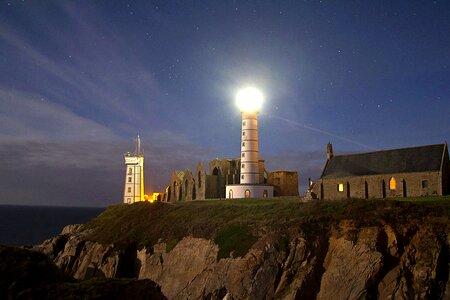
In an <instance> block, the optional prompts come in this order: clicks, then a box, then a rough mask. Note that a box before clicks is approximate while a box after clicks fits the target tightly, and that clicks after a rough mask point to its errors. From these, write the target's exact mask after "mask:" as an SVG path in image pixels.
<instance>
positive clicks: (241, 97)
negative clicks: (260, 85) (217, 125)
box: [236, 87, 264, 112]
mask: <svg viewBox="0 0 450 300" xmlns="http://www.w3.org/2000/svg"><path fill="white" fill-rule="evenodd" d="M263 100H264V96H263V94H262V93H261V92H260V91H259V90H258V89H256V88H254V87H246V88H243V89H242V90H240V91H239V92H238V93H237V95H236V105H237V107H239V109H240V110H241V112H258V111H260V109H261V106H262V103H263Z"/></svg>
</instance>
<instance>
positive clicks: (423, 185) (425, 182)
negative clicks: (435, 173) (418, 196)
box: [422, 179, 428, 189]
mask: <svg viewBox="0 0 450 300" xmlns="http://www.w3.org/2000/svg"><path fill="white" fill-rule="evenodd" d="M422 188H423V189H426V188H428V180H426V179H425V180H422Z"/></svg>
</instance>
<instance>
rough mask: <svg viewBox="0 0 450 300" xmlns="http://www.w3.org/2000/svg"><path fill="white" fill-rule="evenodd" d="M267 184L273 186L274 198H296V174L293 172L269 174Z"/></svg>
mask: <svg viewBox="0 0 450 300" xmlns="http://www.w3.org/2000/svg"><path fill="white" fill-rule="evenodd" d="M267 182H268V184H271V185H273V186H274V196H298V173H297V172H293V171H274V172H269V174H268V177H267Z"/></svg>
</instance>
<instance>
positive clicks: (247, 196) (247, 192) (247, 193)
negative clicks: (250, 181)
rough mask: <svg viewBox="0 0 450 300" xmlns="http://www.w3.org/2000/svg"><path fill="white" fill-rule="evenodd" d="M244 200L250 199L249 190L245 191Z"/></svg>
mask: <svg viewBox="0 0 450 300" xmlns="http://www.w3.org/2000/svg"><path fill="white" fill-rule="evenodd" d="M245 198H250V190H245Z"/></svg>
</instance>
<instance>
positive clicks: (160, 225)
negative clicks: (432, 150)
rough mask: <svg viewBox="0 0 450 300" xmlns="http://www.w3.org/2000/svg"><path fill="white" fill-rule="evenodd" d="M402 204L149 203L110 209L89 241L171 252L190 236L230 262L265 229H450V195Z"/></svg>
mask: <svg viewBox="0 0 450 300" xmlns="http://www.w3.org/2000/svg"><path fill="white" fill-rule="evenodd" d="M401 200H402V201H397V200H347V201H333V202H321V201H316V202H311V203H299V202H298V201H296V200H292V199H264V200H262V199H259V200H222V201H218V200H214V201H212V200H210V201H191V202H180V203H176V204H168V203H154V204H150V203H145V202H144V203H136V204H133V205H123V204H122V205H116V206H112V207H109V208H108V209H107V210H106V211H104V212H103V213H102V214H100V215H99V216H98V217H97V218H95V219H94V220H92V221H91V222H90V223H88V224H86V227H87V228H91V229H94V231H93V233H92V234H91V235H90V237H89V239H91V240H94V241H98V242H100V243H105V244H106V243H114V244H115V245H117V246H119V247H125V246H127V245H130V244H131V245H134V246H136V247H138V248H142V247H143V246H146V247H147V249H151V246H152V245H154V244H155V243H157V242H158V241H164V242H167V250H169V251H170V250H171V249H172V248H173V247H174V246H175V245H176V243H177V242H178V241H179V240H180V239H182V238H183V237H185V236H194V237H202V238H207V239H214V240H215V242H216V243H217V244H218V245H219V248H220V253H219V257H224V256H228V255H229V253H230V252H231V251H235V253H234V254H235V255H239V256H241V255H243V254H245V253H246V252H247V250H248V249H249V248H250V246H251V245H252V244H253V243H254V242H255V241H256V238H257V236H258V235H260V233H261V230H267V229H269V230H270V231H272V232H275V233H277V234H278V235H279V236H280V238H286V237H288V236H287V235H288V234H289V232H290V231H292V230H293V229H294V231H295V229H296V228H299V227H300V228H301V230H302V231H303V232H305V233H306V234H307V235H309V236H316V235H317V234H320V233H323V232H326V231H328V230H329V228H330V226H332V225H335V224H337V223H339V222H340V221H342V220H344V219H346V220H347V219H348V220H352V222H353V223H354V224H355V225H356V226H371V225H379V224H394V225H395V226H397V225H401V224H406V223H409V224H411V222H413V223H412V224H416V223H417V224H418V225H419V224H421V223H422V222H424V220H425V219H427V221H430V220H434V222H439V223H443V224H444V226H449V225H448V224H449V223H450V222H449V217H450V196H445V197H427V198H413V199H406V201H405V199H401ZM414 222H415V223H414ZM446 230H447V231H448V230H449V228H447V229H446Z"/></svg>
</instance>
